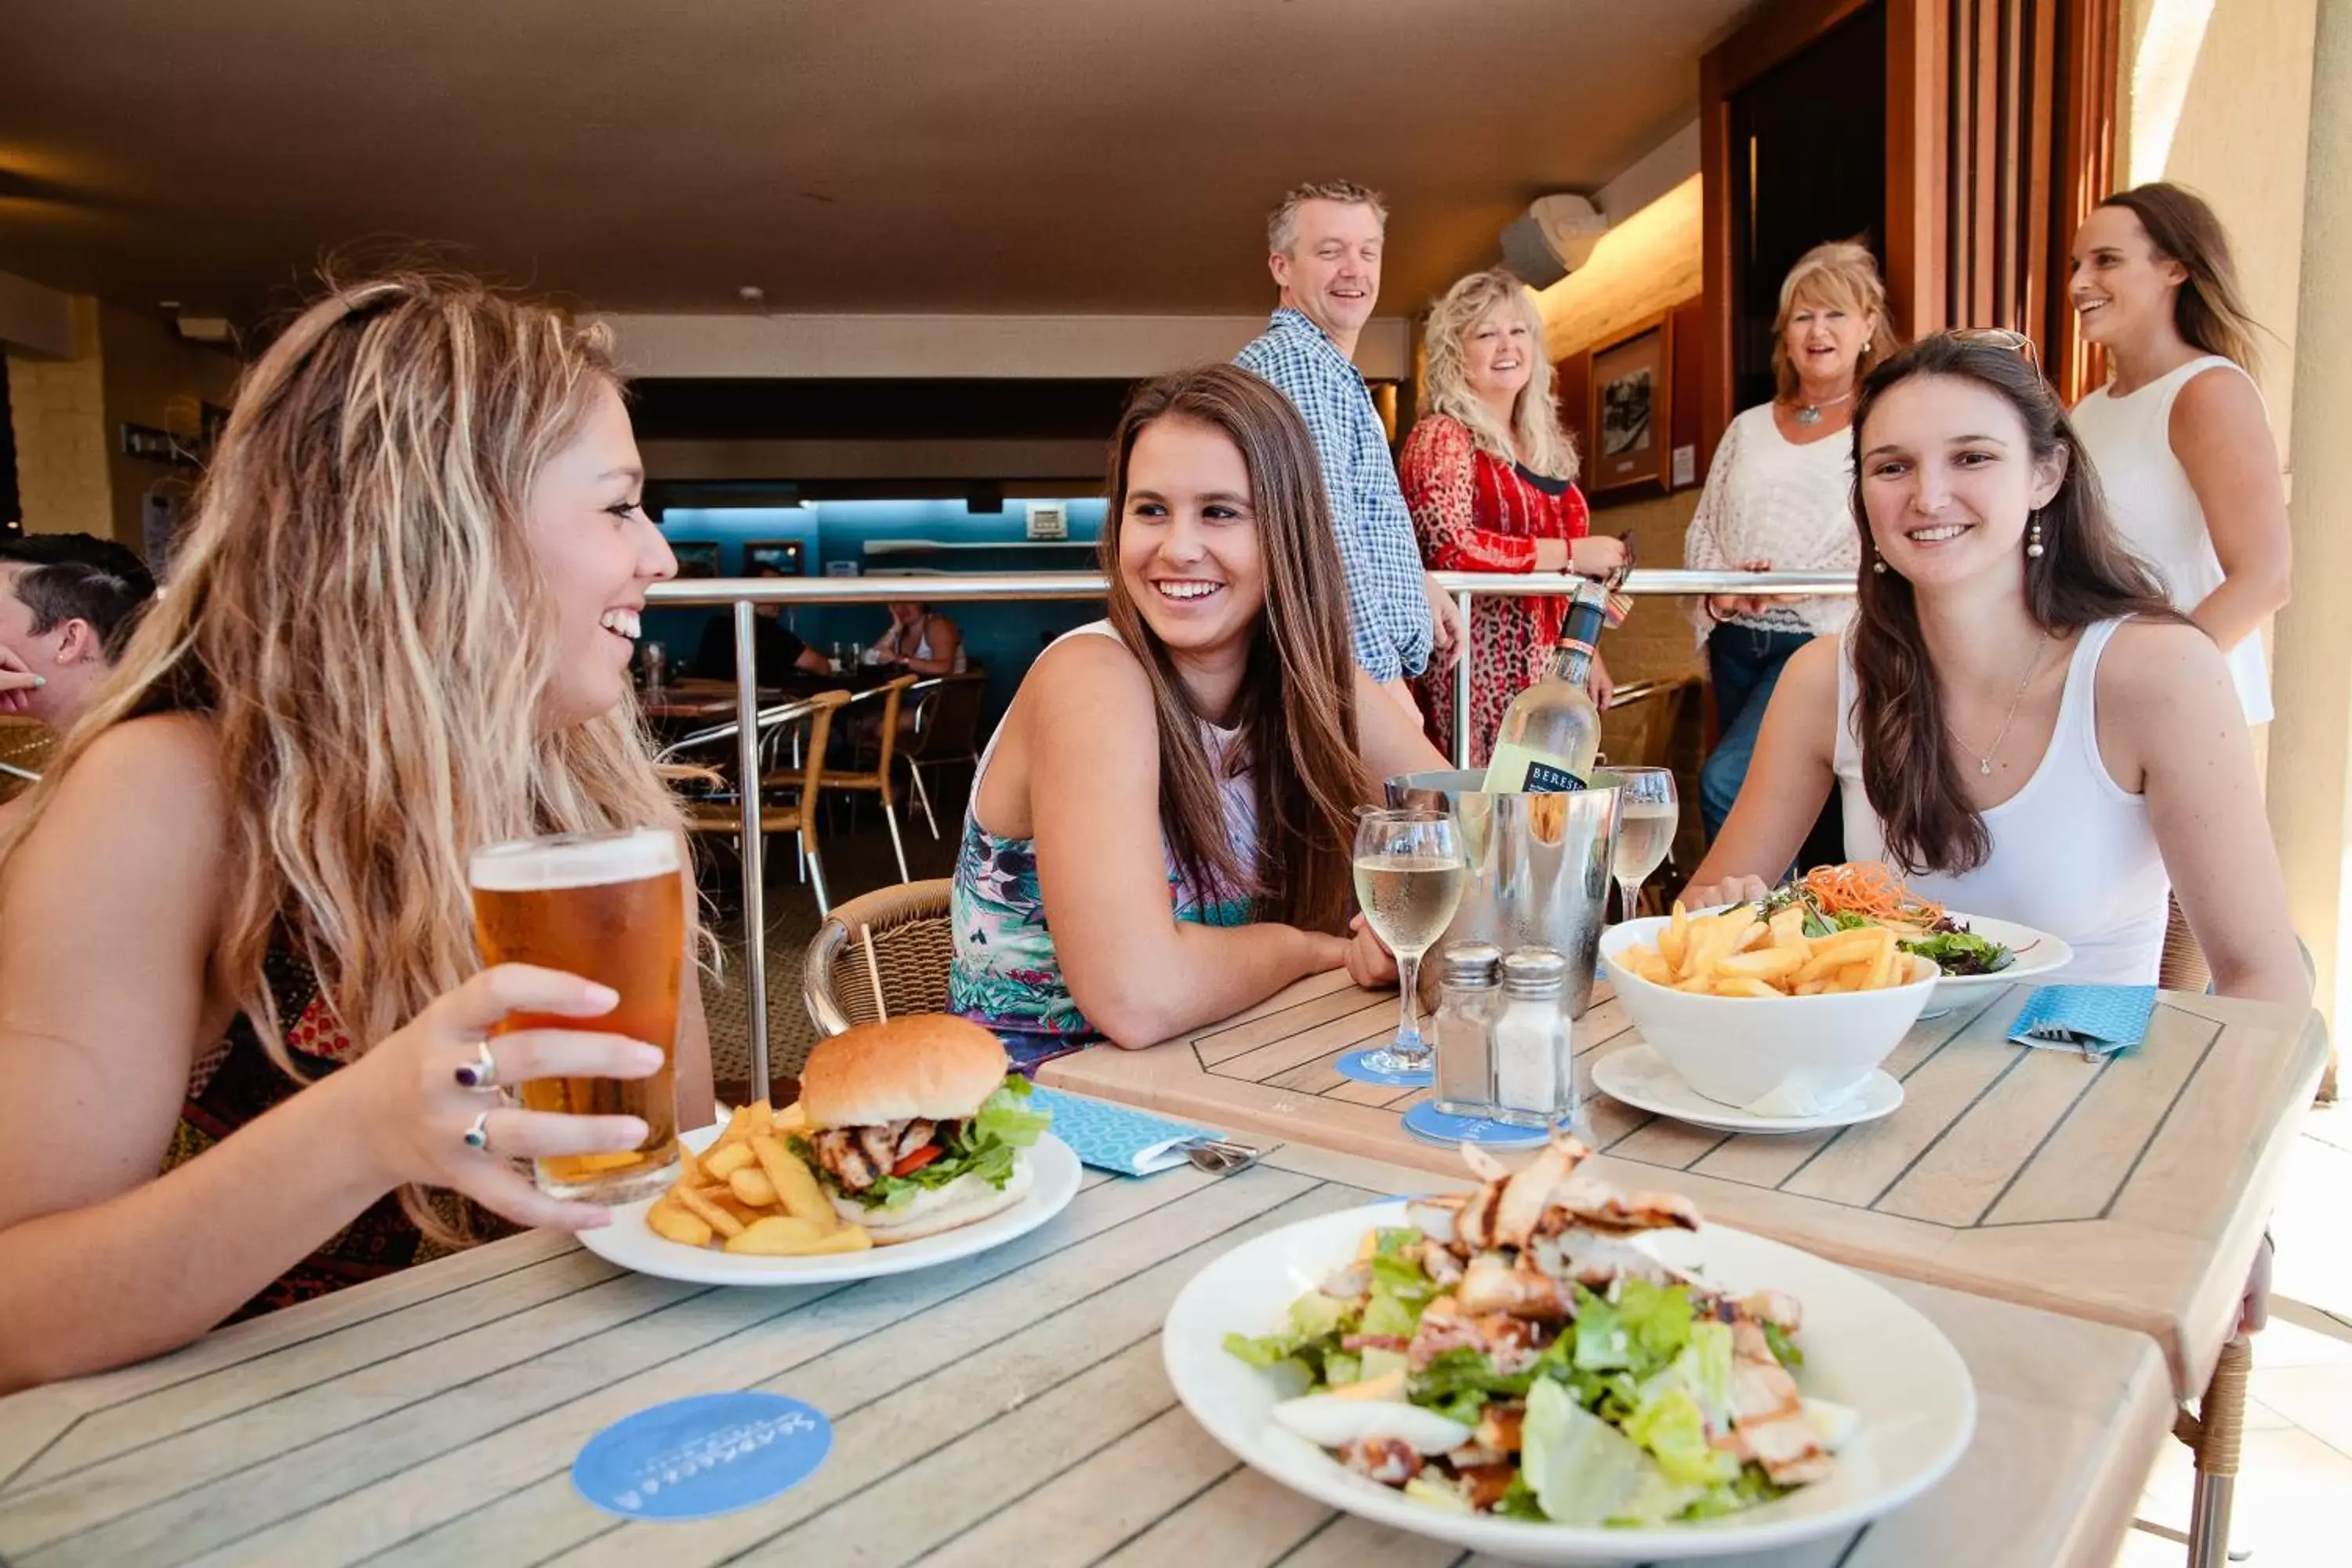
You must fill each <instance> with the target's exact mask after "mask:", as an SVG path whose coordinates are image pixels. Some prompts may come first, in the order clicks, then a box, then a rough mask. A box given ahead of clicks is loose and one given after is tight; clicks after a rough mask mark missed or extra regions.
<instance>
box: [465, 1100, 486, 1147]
mask: <svg viewBox="0 0 2352 1568" xmlns="http://www.w3.org/2000/svg"><path fill="white" fill-rule="evenodd" d="M466 1147H467V1148H468V1149H478V1150H479V1151H481V1152H483V1153H485V1154H487V1153H488V1152H490V1113H489V1112H488V1111H487V1110H485V1111H483V1112H482V1113H481V1114H480V1115H478V1116H477V1117H475V1118H474V1124H473V1125H472V1126H471V1127H468V1128H467V1129H466Z"/></svg>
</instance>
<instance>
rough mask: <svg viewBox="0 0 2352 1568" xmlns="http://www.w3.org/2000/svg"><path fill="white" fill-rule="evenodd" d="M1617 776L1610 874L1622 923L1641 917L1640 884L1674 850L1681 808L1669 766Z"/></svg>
mask: <svg viewBox="0 0 2352 1568" xmlns="http://www.w3.org/2000/svg"><path fill="white" fill-rule="evenodd" d="M1611 771H1612V772H1613V773H1615V774H1616V775H1617V850H1616V855H1615V857H1614V858H1613V859H1612V861H1611V863H1610V870H1611V872H1612V874H1613V875H1614V876H1615V877H1616V879H1617V888H1618V891H1619V893H1620V895H1621V898H1622V908H1623V910H1624V913H1623V914H1622V916H1621V917H1620V918H1622V919H1624V920H1629V921H1631V920H1639V919H1640V918H1641V915H1642V884H1643V883H1644V882H1646V881H1648V880H1649V879H1650V874H1651V873H1652V872H1654V871H1655V870H1656V869H1657V868H1658V867H1659V865H1660V863H1661V862H1663V861H1664V859H1665V858H1666V851H1667V850H1669V849H1671V848H1673V847H1674V846H1675V823H1676V822H1677V821H1678V820H1679V817H1680V808H1679V806H1678V805H1676V804H1675V775H1674V772H1673V770H1671V769H1668V768H1614V769H1612V770H1611Z"/></svg>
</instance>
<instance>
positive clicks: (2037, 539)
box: [2025, 511, 2042, 561]
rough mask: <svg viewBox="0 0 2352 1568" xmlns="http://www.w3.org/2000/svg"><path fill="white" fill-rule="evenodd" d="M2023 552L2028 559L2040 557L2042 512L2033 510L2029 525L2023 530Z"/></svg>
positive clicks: (2034, 559)
mask: <svg viewBox="0 0 2352 1568" xmlns="http://www.w3.org/2000/svg"><path fill="white" fill-rule="evenodd" d="M2025 553H2026V556H2027V558H2028V559H2029V560H2033V561H2039V560H2041V559H2042V514H2041V513H2040V512H2038V511H2037V512H2035V513H2034V514H2033V521H2032V526H2031V527H2029V528H2028V529H2027V530H2026V532H2025Z"/></svg>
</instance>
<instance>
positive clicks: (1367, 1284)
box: [1225, 1143, 1853, 1526]
mask: <svg viewBox="0 0 2352 1568" xmlns="http://www.w3.org/2000/svg"><path fill="white" fill-rule="evenodd" d="M1555 1148H1556V1149H1557V1148H1559V1145H1555ZM1568 1148H1569V1149H1570V1150H1573V1151H1574V1152H1573V1155H1572V1157H1570V1158H1569V1159H1568V1160H1566V1161H1565V1162H1564V1164H1563V1163H1561V1162H1555V1163H1554V1165H1555V1170H1554V1172H1553V1173H1552V1174H1551V1175H1549V1176H1546V1175H1543V1174H1542V1173H1536V1176H1535V1179H1537V1180H1538V1181H1543V1180H1549V1181H1551V1182H1552V1183H1553V1184H1554V1185H1553V1190H1552V1191H1551V1192H1550V1193H1549V1194H1545V1198H1544V1201H1540V1202H1537V1203H1530V1202H1528V1201H1526V1200H1527V1199H1528V1194H1527V1193H1526V1191H1525V1190H1524V1189H1522V1190H1521V1192H1520V1193H1519V1194H1518V1197H1519V1199H1520V1201H1519V1202H1517V1204H1516V1205H1514V1204H1511V1203H1509V1202H1507V1201H1506V1197H1505V1194H1506V1191H1507V1188H1508V1187H1509V1185H1510V1184H1511V1183H1512V1182H1515V1181H1519V1180H1522V1179H1525V1178H1526V1177H1527V1176H1528V1173H1522V1176H1521V1177H1517V1178H1505V1177H1500V1176H1497V1177H1496V1178H1494V1179H1492V1180H1490V1182H1489V1183H1488V1185H1487V1188H1486V1189H1482V1191H1481V1193H1479V1194H1472V1195H1471V1196H1470V1197H1468V1198H1466V1199H1463V1200H1456V1201H1454V1203H1453V1204H1452V1205H1449V1203H1448V1202H1447V1201H1445V1200H1424V1201H1423V1202H1420V1203H1416V1204H1415V1205H1413V1206H1412V1209H1411V1210H1409V1211H1408V1212H1409V1214H1410V1215H1411V1216H1412V1218H1413V1219H1414V1220H1415V1222H1416V1223H1415V1224H1414V1225H1413V1226H1396V1227H1387V1228H1381V1229H1379V1230H1376V1231H1374V1232H1373V1233H1371V1235H1370V1236H1369V1237H1367V1238H1366V1241H1365V1244H1364V1247H1363V1248H1362V1250H1361V1251H1360V1256H1359V1257H1358V1258H1357V1260H1356V1261H1355V1262H1354V1263H1353V1264H1352V1265H1351V1266H1349V1268H1344V1269H1341V1270H1339V1272H1338V1273H1337V1274H1335V1275H1334V1276H1333V1277H1332V1278H1330V1279H1327V1280H1326V1281H1325V1282H1324V1286H1323V1288H1322V1289H1318V1290H1314V1291H1310V1292H1308V1293H1307V1294H1306V1295H1304V1296H1301V1297H1299V1298H1298V1299H1297V1300H1296V1301H1294V1302H1293V1303H1292V1305H1291V1308H1290V1312H1289V1321H1288V1322H1287V1323H1286V1325H1285V1326H1284V1327H1283V1328H1281V1329H1280V1330H1278V1331H1276V1332H1274V1333H1270V1334H1265V1335H1260V1336H1256V1337H1250V1336H1244V1335H1242V1334H1238V1333H1236V1334H1232V1335H1229V1336H1228V1337H1227V1338H1226V1340H1225V1349H1226V1350H1227V1351H1228V1352H1231V1353H1232V1354H1233V1355H1234V1356H1237V1357H1239V1358H1240V1359H1241V1360H1243V1361H1244V1362H1246V1363H1249V1364H1250V1365H1252V1366H1254V1367H1257V1368H1259V1369H1261V1370H1262V1371H1264V1372H1265V1373H1267V1374H1268V1375H1269V1376H1271V1377H1273V1378H1275V1379H1276V1381H1277V1384H1278V1385H1279V1386H1280V1388H1281V1389H1282V1392H1283V1393H1284V1394H1286V1396H1287V1397H1286V1398H1285V1399H1284V1400H1283V1401H1282V1402H1281V1403H1279V1404H1277V1405H1276V1406H1275V1410H1274V1416H1275V1419H1276V1422H1277V1423H1279V1424H1280V1425H1281V1426H1284V1427H1285V1428H1286V1429H1287V1430H1289V1431H1292V1432H1294V1433H1296V1434H1297V1435H1298V1436H1302V1437H1305V1438H1307V1440H1308V1441H1310V1442H1314V1443H1317V1444H1318V1445H1319V1446H1321V1447H1325V1448H1327V1449H1329V1450H1331V1451H1332V1452H1333V1453H1334V1454H1335V1456H1336V1457H1337V1458H1339V1461H1340V1462H1341V1463H1342V1464H1344V1465H1346V1466H1347V1467H1348V1468H1350V1469H1352V1470H1355V1471H1357V1472H1358V1473H1360V1474H1362V1475H1364V1476H1367V1477H1369V1478H1370V1479H1373V1480H1376V1481H1380V1482H1381V1483H1383V1484H1386V1485H1389V1486H1391V1487H1395V1488H1398V1489H1401V1490H1402V1491H1403V1492H1404V1493H1405V1494H1406V1495H1407V1496H1409V1497H1412V1498H1413V1499H1415V1500H1419V1501H1421V1502H1423V1503H1426V1504H1429V1505H1430V1506H1433V1507H1438V1508H1447V1509H1454V1510H1463V1511H1478V1512H1485V1513H1490V1514H1498V1515H1502V1516H1505V1517H1508V1518H1517V1519H1525V1520H1531V1521H1553V1522H1557V1523H1562V1524H1575V1525H1587V1526H1604V1525H1607V1526H1634V1525H1650V1524H1657V1523H1662V1522H1666V1521H1696V1520H1704V1519H1710V1518H1715V1517H1718V1516H1721V1515H1725V1514H1731V1513H1737V1512H1739V1511H1741V1510H1745V1509H1748V1508H1752V1507H1755V1506H1756V1505H1758V1504H1759V1503H1763V1502H1766V1501H1769V1500H1771V1499H1773V1498H1776V1497H1779V1496H1780V1495H1782V1494H1783V1493H1784V1492H1786V1491H1788V1490H1790V1489H1792V1488H1794V1487H1797V1486H1801V1485H1804V1484H1806V1483H1809V1482H1811V1481H1816V1480H1820V1479H1823V1478H1825V1477H1826V1476H1827V1475H1828V1474H1830V1473H1831V1470H1832V1464H1833V1461H1832V1459H1831V1458H1830V1454H1831V1451H1832V1449H1833V1448H1834V1447H1836V1446H1837V1445H1838V1444H1839V1443H1840V1442H1842V1441H1843V1437H1844V1436H1846V1435H1847V1434H1848V1433H1849V1432H1850V1431H1851V1429H1852V1426H1853V1416H1852V1414H1851V1413H1850V1412H1846V1411H1843V1410H1842V1409H1839V1408H1837V1407H1834V1406H1831V1405H1825V1404H1822V1403H1821V1402H1818V1401H1806V1400H1804V1399H1803V1398H1802V1396H1801V1395H1800V1394H1798V1392H1797V1389H1796V1384H1795V1382H1794V1379H1793V1376H1792V1374H1793V1373H1794V1372H1795V1371H1796V1369H1797V1368H1798V1367H1800V1366H1801V1365H1802V1364H1803V1357H1802V1355H1801V1352H1799V1350H1798V1348H1797V1345H1796V1342H1795V1337H1794V1335H1795V1331H1796V1329H1797V1326H1798V1324H1797V1317H1798V1309H1797V1306H1796V1303H1794V1302H1793V1301H1791V1300H1789V1299H1788V1298H1787V1297H1785V1296H1781V1295H1780V1294H1778V1293H1775V1292H1759V1293H1758V1294H1757V1295H1755V1296H1751V1297H1748V1298H1747V1299H1744V1300H1732V1299H1730V1298H1728V1297H1726V1296H1722V1295H1718V1294H1717V1293H1716V1292H1714V1291H1712V1290H1710V1289H1706V1287H1704V1286H1703V1285H1700V1284H1698V1283H1696V1282H1695V1281H1693V1280H1691V1279H1685V1278H1683V1277H1681V1276H1679V1275H1678V1274H1676V1273H1675V1271H1674V1270H1671V1269H1669V1268H1666V1267H1665V1266H1664V1265H1662V1264H1660V1263H1658V1262H1657V1261H1656V1260H1655V1259H1654V1258H1651V1257H1650V1256H1649V1255H1648V1254H1647V1253H1646V1252H1643V1251H1642V1250H1641V1249H1639V1248H1637V1247H1633V1246H1631V1245H1630V1243H1629V1238H1630V1237H1632V1236H1633V1234H1635V1233H1636V1232H1638V1231H1639V1230H1642V1229H1652V1228H1662V1227H1664V1226H1668V1225H1685V1224H1687V1225H1690V1226H1695V1225H1696V1215H1688V1210H1687V1205H1680V1206H1679V1207H1678V1208H1672V1209H1660V1208H1656V1207H1651V1208H1648V1209H1645V1208H1644V1206H1643V1200H1640V1199H1635V1200H1633V1201H1631V1202H1630V1203H1629V1202H1628V1201H1626V1200H1623V1199H1622V1198H1619V1197H1618V1196H1617V1195H1616V1194H1608V1193H1606V1192H1605V1190H1604V1189H1601V1188H1599V1187H1598V1186H1597V1185H1596V1184H1592V1183H1591V1182H1589V1181H1582V1182H1578V1183H1575V1184H1569V1183H1568V1182H1567V1180H1566V1174H1565V1172H1566V1170H1568V1169H1572V1168H1573V1164H1574V1163H1575V1160H1576V1159H1580V1158H1581V1156H1582V1151H1581V1150H1580V1148H1577V1147H1576V1146H1575V1145H1573V1144H1572V1143H1571V1144H1569V1145H1568ZM1482 1205H1483V1206H1482ZM1530 1215H1531V1216H1532V1217H1530ZM1685 1215H1687V1218H1685Z"/></svg>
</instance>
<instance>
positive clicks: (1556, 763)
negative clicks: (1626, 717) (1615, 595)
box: [1486, 582, 1609, 795]
mask: <svg viewBox="0 0 2352 1568" xmlns="http://www.w3.org/2000/svg"><path fill="white" fill-rule="evenodd" d="M1608 612H1609V591H1608V590H1607V589H1606V588H1604V587H1602V586H1601V584H1598V583H1592V582H1585V583H1580V584H1577V587H1576V596H1575V598H1574V599H1573V600H1571V601H1570V604H1569V607H1568V617H1567V619H1566V620H1564V621H1563V622H1561V623H1560V628H1559V646H1558V647H1554V648H1553V649H1552V656H1551V668H1549V669H1548V670H1546V671H1545V672H1544V676H1543V679H1540V680H1538V681H1537V682H1536V683H1535V684H1534V685H1533V686H1530V687H1528V689H1526V690H1525V691H1522V692H1520V693H1519V694H1518V695H1517V697H1514V698H1513V699H1511V706H1510V707H1509V709H1508V710H1506V711H1505V712H1504V714H1503V722H1502V726H1501V727H1500V728H1499V729H1497V730H1496V731H1495V752H1494V758H1493V760H1492V761H1490V762H1489V763H1487V764H1486V793H1487V794H1489V795H1517V794H1522V793H1525V794H1532V795H1540V794H1549V793H1559V792H1563V791H1573V790H1580V789H1582V788H1583V787H1584V786H1585V784H1586V783H1587V781H1589V780H1590V779H1591V777H1592V763H1593V759H1594V758H1595V757H1597V756H1598V755H1600V752H1601V710H1600V709H1599V708H1598V707H1596V706H1595V705H1594V703H1593V700H1592V694H1591V692H1589V691H1587V690H1586V689H1584V683H1585V680H1586V679H1587V678H1588V677H1589V676H1590V675H1591V670H1592V656H1593V649H1594V647H1595V646H1596V645H1598V643H1599V642H1600V640H1601V622H1602V620H1603V619H1604V618H1605V617H1606V616H1607V615H1608Z"/></svg>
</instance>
